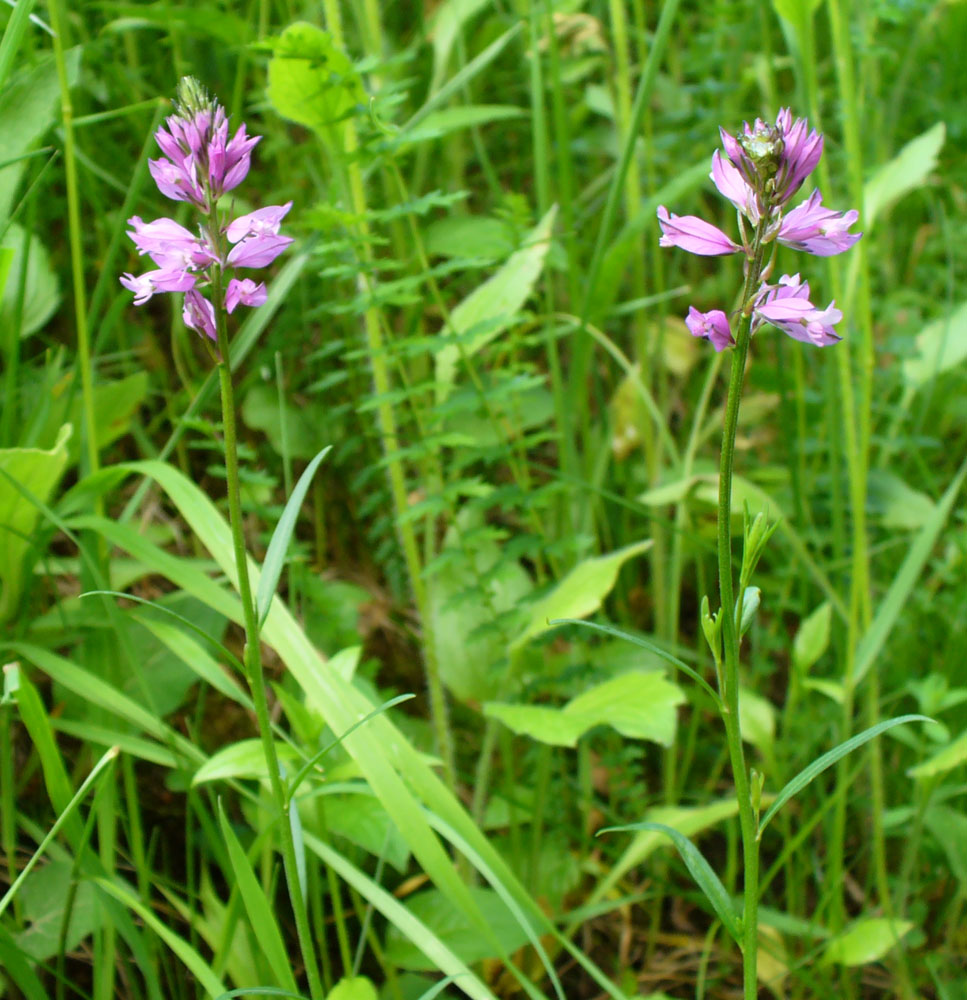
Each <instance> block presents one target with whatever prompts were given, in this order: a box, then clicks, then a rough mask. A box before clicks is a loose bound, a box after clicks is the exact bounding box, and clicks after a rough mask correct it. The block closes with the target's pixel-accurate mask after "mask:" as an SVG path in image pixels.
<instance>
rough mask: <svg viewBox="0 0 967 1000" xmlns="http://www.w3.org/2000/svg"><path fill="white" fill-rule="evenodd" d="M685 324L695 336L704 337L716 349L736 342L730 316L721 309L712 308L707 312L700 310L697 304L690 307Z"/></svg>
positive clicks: (720, 349)
mask: <svg viewBox="0 0 967 1000" xmlns="http://www.w3.org/2000/svg"><path fill="white" fill-rule="evenodd" d="M685 325H686V326H687V327H688V329H689V332H690V333H691V335H692V336H693V337H704V338H705V339H706V340H710V341H711V342H712V346H713V347H714V348H715V350H716V351H722V350H724V349H725V348H726V347H730V346H731V345H733V344H734V343H735V338H734V337H733V336H732V330H731V328H730V327H729V318H728V316H726V315H725V313H724V312H722V310H721V309H712V310H710V311H709V312H707V313H703V312H699V311H698V310H697V309H696V308H695V306H689V307H688V316H686V317H685Z"/></svg>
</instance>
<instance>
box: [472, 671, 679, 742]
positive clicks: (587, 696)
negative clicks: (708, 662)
mask: <svg viewBox="0 0 967 1000" xmlns="http://www.w3.org/2000/svg"><path fill="white" fill-rule="evenodd" d="M684 701H685V695H684V693H683V692H682V690H681V689H680V688H679V687H677V686H676V685H675V684H672V683H670V682H669V681H667V680H665V678H664V677H662V675H661V674H659V673H654V672H652V673H642V672H640V671H632V672H629V673H626V674H621V675H620V676H618V677H613V678H612V679H611V680H609V681H605V682H604V683H603V684H598V685H596V686H594V687H592V688H590V689H589V690H587V691H584V692H583V693H581V694H579V695H578V696H577V697H576V698H574V699H572V700H571V701H570V702H568V704H567V705H565V706H564V707H563V708H550V707H548V706H546V705H512V704H503V703H500V702H488V703H487V704H486V705H485V706H484V714H485V715H487V716H489V717H491V718H494V719H499V720H500V721H501V722H502V723H503V724H504V725H505V726H507V728H508V729H511V730H513V731H514V732H515V733H520V734H522V735H526V736H530V737H531V738H532V739H535V740H538V741H540V742H541V743H547V744H550V745H552V746H567V747H573V746H576V745H577V741H578V739H579V738H580V737H581V736H583V735H584V733H586V732H587V731H588V730H589V729H593V728H594V727H595V726H611V727H612V728H614V729H616V730H617V731H618V732H619V733H621V735H622V736H626V737H628V739H633V740H652V741H653V742H655V743H660V744H662V745H663V746H671V744H672V742H673V741H674V739H675V728H676V723H677V719H678V713H677V708H678V706H679V705H681V704H682V703H683V702H684Z"/></svg>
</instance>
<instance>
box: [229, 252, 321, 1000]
mask: <svg viewBox="0 0 967 1000" xmlns="http://www.w3.org/2000/svg"><path fill="white" fill-rule="evenodd" d="M212 270H213V274H212V298H213V300H214V303H215V327H216V332H217V337H218V353H219V363H218V379H219V384H220V386H221V391H222V428H223V432H224V435H225V473H226V478H227V483H228V515H229V521H230V523H231V528H232V544H233V546H234V549H235V569H236V572H237V573H238V592H239V596H240V597H241V600H242V615H243V621H244V625H245V652H244V655H243V662H244V664H245V675H246V680H247V681H248V686H249V689H250V690H251V692H252V703H253V705H254V706H255V718H256V722H257V724H258V730H259V738H260V739H261V741H262V750H263V752H264V754H265V764H266V767H267V768H268V771H269V785H270V786H271V789H272V798H273V799H274V801H275V804H276V808H277V809H278V810H279V812H280V814H281V823H280V832H281V838H282V861H283V865H284V866H285V878H286V884H287V886H288V890H289V899H290V900H291V902H292V910H293V914H294V916H295V925H296V932H297V934H298V936H299V947H300V949H301V951H302V960H303V962H304V964H305V968H306V978H307V980H308V983H309V994H310V996H311V997H312V1000H322V997H323V996H324V995H325V991H324V990H323V988H322V981H321V979H320V978H319V969H318V966H317V965H316V953H315V947H314V945H313V943H312V932H311V930H310V927H309V915H308V912H307V910H306V904H305V899H304V897H303V893H302V886H301V885H300V883H299V874H298V872H299V869H298V865H297V861H296V851H295V840H294V838H293V835H292V826H291V823H290V819H289V800H288V796H287V794H286V790H285V788H284V786H283V784H282V775H281V772H280V770H279V758H278V754H277V752H276V749H275V740H274V739H273V738H272V725H271V721H270V719H269V707H268V701H267V699H266V697H265V678H264V676H263V673H262V657H261V652H260V650H259V622H258V612H257V610H256V607H255V602H254V600H253V597H252V585H251V582H250V580H249V575H248V559H247V553H246V550H245V535H244V533H243V530H242V502H241V493H240V488H239V475H238V447H237V443H236V432H235V393H234V389H233V387H232V370H231V366H230V364H229V344H228V331H227V329H226V326H225V312H224V309H223V308H222V303H223V302H224V295H223V293H222V276H221V273H220V271H219V269H218V267H215V268H213V269H212Z"/></svg>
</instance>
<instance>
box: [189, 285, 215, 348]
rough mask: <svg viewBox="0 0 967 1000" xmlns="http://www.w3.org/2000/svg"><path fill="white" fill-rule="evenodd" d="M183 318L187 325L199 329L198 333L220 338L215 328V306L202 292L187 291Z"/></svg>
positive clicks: (213, 338)
mask: <svg viewBox="0 0 967 1000" xmlns="http://www.w3.org/2000/svg"><path fill="white" fill-rule="evenodd" d="M181 318H182V319H183V320H184V321H185V326H188V327H191V329H192V330H197V332H198V333H200V334H204V335H205V336H206V337H210V338H211V339H212V340H218V333H217V331H216V329H215V307H214V306H213V305H212V304H211V302H209V301H208V299H206V298H205V296H204V295H202V294H201V292H197V291H195V290H194V289H192V290H191V291H190V292H186V293H185V307H184V309H183V310H182V313H181Z"/></svg>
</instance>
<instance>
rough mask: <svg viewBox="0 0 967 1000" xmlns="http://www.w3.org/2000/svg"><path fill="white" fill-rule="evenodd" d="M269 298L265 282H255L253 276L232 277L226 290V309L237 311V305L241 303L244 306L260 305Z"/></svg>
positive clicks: (231, 311)
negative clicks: (240, 278)
mask: <svg viewBox="0 0 967 1000" xmlns="http://www.w3.org/2000/svg"><path fill="white" fill-rule="evenodd" d="M267 298H268V293H267V292H266V290H265V282H259V284H255V282H254V281H252V279H251V278H243V279H242V280H241V281H239V279H238V278H232V280H231V281H230V282H229V283H228V288H227V290H226V291H225V311H226V312H229V313H233V312H235V308H236V306H238V304H239V303H241V304H242V305H243V306H260V305H262V304H263V303H264V302H265V300H266V299H267Z"/></svg>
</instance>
